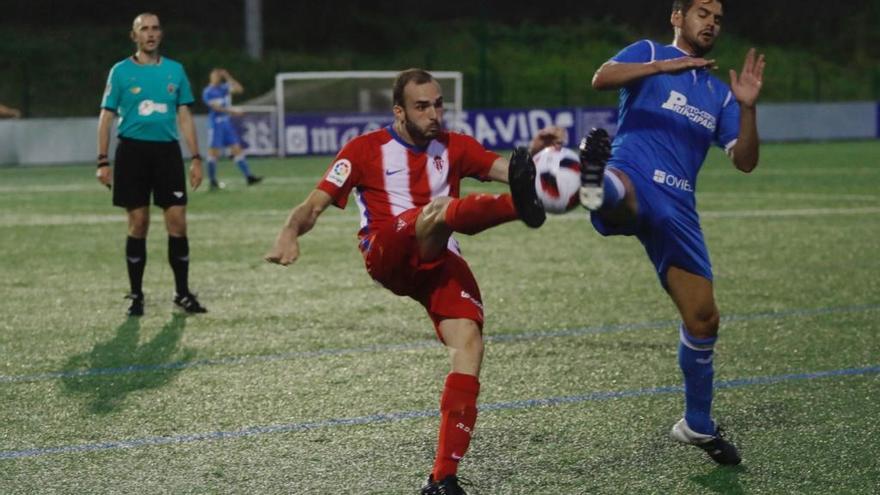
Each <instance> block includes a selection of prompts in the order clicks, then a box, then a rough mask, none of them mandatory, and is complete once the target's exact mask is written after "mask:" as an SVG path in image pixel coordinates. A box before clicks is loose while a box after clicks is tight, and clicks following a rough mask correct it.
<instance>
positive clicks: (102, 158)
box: [98, 155, 110, 168]
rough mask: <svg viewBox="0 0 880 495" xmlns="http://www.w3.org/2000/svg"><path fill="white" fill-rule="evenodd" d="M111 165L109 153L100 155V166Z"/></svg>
mask: <svg viewBox="0 0 880 495" xmlns="http://www.w3.org/2000/svg"><path fill="white" fill-rule="evenodd" d="M109 166H110V160H109V159H108V158H107V155H98V168H101V167H109Z"/></svg>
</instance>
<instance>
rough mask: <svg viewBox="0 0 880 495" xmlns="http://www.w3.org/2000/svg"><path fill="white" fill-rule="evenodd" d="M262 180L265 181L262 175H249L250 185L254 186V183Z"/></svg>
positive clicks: (248, 181) (248, 183) (248, 182)
mask: <svg viewBox="0 0 880 495" xmlns="http://www.w3.org/2000/svg"><path fill="white" fill-rule="evenodd" d="M262 181H263V178H262V177H259V176H256V175H248V176H247V185H249V186H252V185H254V184H259V183H260V182H262Z"/></svg>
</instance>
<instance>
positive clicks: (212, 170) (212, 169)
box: [208, 158, 217, 182]
mask: <svg viewBox="0 0 880 495" xmlns="http://www.w3.org/2000/svg"><path fill="white" fill-rule="evenodd" d="M208 179H209V180H210V181H211V182H217V160H215V159H213V158H208Z"/></svg>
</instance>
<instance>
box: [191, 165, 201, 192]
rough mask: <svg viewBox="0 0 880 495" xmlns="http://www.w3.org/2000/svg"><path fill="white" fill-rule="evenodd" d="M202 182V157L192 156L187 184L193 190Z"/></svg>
mask: <svg viewBox="0 0 880 495" xmlns="http://www.w3.org/2000/svg"><path fill="white" fill-rule="evenodd" d="M201 184H202V159H201V158H193V159H192V163H191V164H190V166H189V185H190V187H192V190H193V191H195V190H196V189H198V188H199V186H200V185H201Z"/></svg>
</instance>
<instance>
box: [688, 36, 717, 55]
mask: <svg viewBox="0 0 880 495" xmlns="http://www.w3.org/2000/svg"><path fill="white" fill-rule="evenodd" d="M716 39H718V36H717V35H716V36H713V37H712V39H711V40H710V41H709V42H705V41H703V39H702V38H701V37H700V34H699V33H698V34H697V35H696V36H694V37H692V38H691V39H690V40H689V44H690V45H691V47H692V48H693V50H694V56H695V57H703V56H705V55H706V54H707V53H709V52H711V51H712V48H713V47H714V46H715V40H716Z"/></svg>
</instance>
